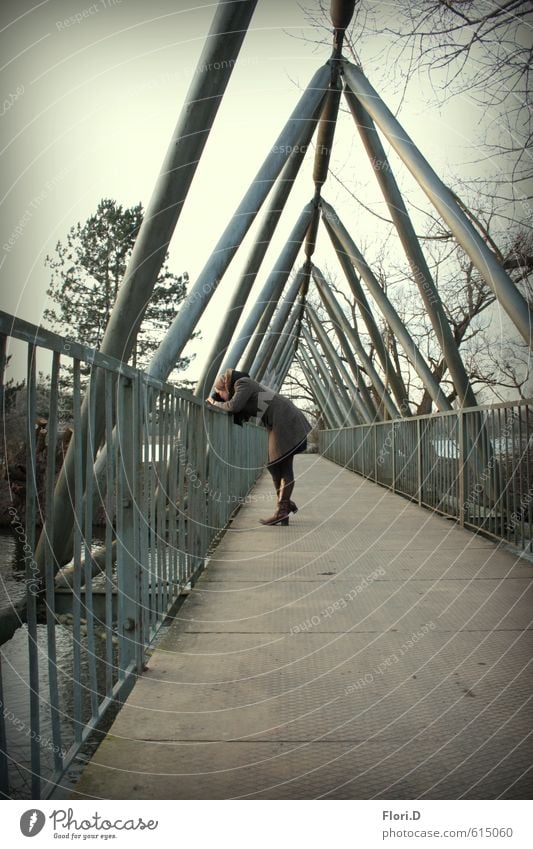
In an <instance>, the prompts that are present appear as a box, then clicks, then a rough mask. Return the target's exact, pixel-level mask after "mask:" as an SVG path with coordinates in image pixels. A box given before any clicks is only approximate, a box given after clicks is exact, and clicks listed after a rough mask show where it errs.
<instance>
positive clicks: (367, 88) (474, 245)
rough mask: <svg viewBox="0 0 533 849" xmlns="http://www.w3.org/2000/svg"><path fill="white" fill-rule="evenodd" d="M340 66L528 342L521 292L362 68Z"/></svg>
mask: <svg viewBox="0 0 533 849" xmlns="http://www.w3.org/2000/svg"><path fill="white" fill-rule="evenodd" d="M342 68H343V72H344V77H345V79H346V81H347V83H348V85H349V87H350V89H351V90H352V92H353V93H354V95H355V96H356V97H357V99H358V100H359V101H360V102H361V103H362V105H363V106H364V108H365V109H366V111H367V112H368V113H369V115H370V116H371V117H372V118H373V120H374V121H375V122H376V124H377V125H378V127H379V128H380V129H381V131H382V132H383V133H384V135H385V136H386V137H387V139H388V141H389V142H390V144H391V146H392V147H393V148H394V150H395V151H396V153H397V154H398V156H400V157H401V159H402V160H403V161H404V163H405V165H406V166H407V168H408V169H409V171H410V172H411V174H413V176H414V178H415V179H416V180H417V182H418V183H419V185H420V187H421V188H422V189H423V190H424V192H425V193H426V195H427V196H428V198H429V199H430V201H431V202H432V204H433V205H434V207H435V209H436V210H437V211H438V213H439V214H440V215H441V216H442V218H443V220H444V221H445V222H446V224H447V225H448V227H449V228H450V230H451V232H452V233H453V235H454V236H455V238H456V239H457V241H458V242H459V244H460V245H461V247H462V248H463V249H464V250H465V251H466V253H467V254H468V256H469V257H470V259H471V260H472V262H473V264H474V265H475V267H476V268H477V270H478V271H479V273H480V274H481V276H482V277H483V279H484V280H485V282H486V283H487V285H488V286H489V287H490V288H491V290H492V291H493V292H494V294H495V295H496V298H497V299H498V301H499V302H500V303H501V305H502V306H503V308H504V309H505V310H506V312H507V313H508V315H509V316H510V318H511V320H512V321H513V322H514V324H515V325H516V327H517V328H518V330H519V332H520V333H521V334H522V336H523V337H524V339H525V341H526V342H527V343H528V344H529V345H531V338H532V337H531V333H532V327H533V316H532V315H531V310H530V308H529V306H528V304H527V301H526V299H525V298H524V296H523V295H522V294H521V292H520V291H519V290H518V288H517V287H516V286H515V285H514V283H513V281H512V280H511V278H510V277H509V275H508V274H507V273H506V272H505V271H504V269H503V268H502V267H501V265H500V264H499V263H498V261H497V260H496V257H495V256H494V254H493V253H492V251H491V250H490V249H489V248H488V247H487V245H486V244H485V242H484V241H483V239H482V238H481V236H480V235H479V234H478V233H477V231H476V230H475V228H474V227H473V225H472V224H471V222H470V221H469V220H468V218H467V216H466V215H465V213H464V212H463V210H462V209H461V208H460V206H459V205H458V203H457V200H456V198H455V196H454V194H453V192H451V191H450V190H449V189H448V188H447V187H446V186H445V185H444V183H443V182H442V180H440V179H439V177H437V175H436V174H435V172H434V171H433V169H432V168H431V166H430V165H429V163H428V162H427V160H426V159H425V158H424V157H423V156H422V154H421V153H420V151H419V150H418V149H417V147H416V145H415V144H414V142H413V140H412V139H411V138H410V137H409V136H408V135H407V133H406V132H405V130H404V129H403V127H402V126H401V124H400V123H399V121H397V119H396V118H395V117H394V115H393V114H392V112H391V111H390V110H389V109H388V108H387V106H386V105H385V104H384V103H383V101H382V100H381V98H380V97H379V95H378V93H377V92H376V91H375V89H374V88H373V87H372V85H371V84H370V83H369V81H368V80H367V78H366V77H365V75H364V74H363V72H362V71H361V70H360V69H359V68H357V67H356V66H355V65H352V64H351V63H350V62H346V61H343V62H342Z"/></svg>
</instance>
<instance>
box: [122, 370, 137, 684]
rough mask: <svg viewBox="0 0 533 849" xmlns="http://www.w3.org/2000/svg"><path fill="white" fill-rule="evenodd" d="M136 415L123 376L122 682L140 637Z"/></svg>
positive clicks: (129, 385) (129, 383) (127, 381)
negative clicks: (134, 426)
mask: <svg viewBox="0 0 533 849" xmlns="http://www.w3.org/2000/svg"><path fill="white" fill-rule="evenodd" d="M134 414H135V410H134V392H133V382H132V380H131V378H125V377H122V376H119V378H118V399H117V434H118V439H117V442H118V444H119V446H120V449H119V450H120V462H119V465H118V469H117V484H118V486H117V583H118V639H119V669H120V677H121V679H123V680H124V679H125V678H126V677H127V673H128V671H129V670H130V667H131V666H132V665H133V666H134V661H135V654H136V652H135V645H136V642H137V640H138V638H139V599H138V570H139V563H138V558H137V556H136V555H137V551H136V545H135V529H134V519H133V513H134V503H135V501H136V493H135V490H134V488H133V478H134V466H135V463H136V462H138V458H137V457H136V456H135V445H134V441H133V429H132V421H133V416H134Z"/></svg>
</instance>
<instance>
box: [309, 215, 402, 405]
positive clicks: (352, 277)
mask: <svg viewBox="0 0 533 849" xmlns="http://www.w3.org/2000/svg"><path fill="white" fill-rule="evenodd" d="M323 221H324V225H325V228H326V230H327V232H328V234H329V237H330V239H331V242H332V244H333V247H334V248H335V252H336V254H337V258H338V260H339V264H340V266H341V268H342V270H343V271H344V276H345V277H346V280H347V281H348V285H349V286H350V289H351V290H352V294H353V296H354V299H355V302H356V304H357V306H358V307H359V311H360V313H361V315H362V317H363V321H364V322H365V325H366V328H367V330H368V334H369V336H370V339H371V341H372V344H373V345H374V348H375V350H376V354H377V355H378V358H379V361H380V363H381V367H382V369H383V371H384V373H385V376H386V380H387V382H388V384H389V386H390V388H391V390H392V394H393V395H394V397H395V399H396V403H397V404H398V406H399V408H400V409H404V410H406V411H409V398H408V395H407V389H406V388H405V384H404V382H403V378H402V376H401V374H398V372H397V371H396V368H395V366H394V363H393V362H392V360H391V358H390V355H389V352H388V350H387V346H386V345H385V343H384V341H383V338H382V336H381V333H380V332H379V327H378V326H377V324H376V320H375V318H374V315H373V313H372V310H371V309H370V304H369V303H368V300H367V297H366V295H365V293H364V290H363V287H362V285H361V281H360V280H359V277H358V276H357V274H356V273H355V269H354V267H353V265H352V263H351V262H350V260H349V258H348V256H347V254H346V251H344V250H343V247H342V245H341V243H340V241H339V239H338V238H337V236H336V234H335V231H334V230H333V228H332V226H331V224H330V223H329V221H328V220H327V217H326V216H324V218H323ZM406 415H409V412H406Z"/></svg>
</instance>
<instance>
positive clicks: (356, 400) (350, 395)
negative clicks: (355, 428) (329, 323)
mask: <svg viewBox="0 0 533 849" xmlns="http://www.w3.org/2000/svg"><path fill="white" fill-rule="evenodd" d="M306 309H307V314H308V316H309V319H310V321H311V326H312V328H313V330H314V332H315V335H316V337H317V339H318V340H319V342H320V344H321V346H322V348H323V350H324V353H325V354H326V357H327V359H328V362H329V363H330V365H332V364H333V363H334V364H335V367H336V370H337V373H338V376H339V380H340V382H341V385H342V387H346V388H347V389H346V397H347V399H348V401H349V403H350V407H355V410H353V413H354V416H353V418H354V422H353V423H354V424H359V420H362V421H363V422H367V424H370V422H371V421H372V420H373V416H372V415H371V413H370V411H369V410H368V409H367V407H366V405H365V403H364V401H363V399H362V398H361V396H360V395H359V390H358V388H357V386H356V385H355V384H354V382H353V380H352V378H351V377H350V375H349V374H348V370H347V368H346V366H345V365H344V363H343V361H342V360H341V358H340V356H339V355H338V354H337V352H336V350H335V348H334V347H333V345H332V343H331V340H330V338H329V336H328V334H327V333H326V331H325V330H324V328H323V326H322V324H321V323H320V320H319V318H318V316H317V314H316V312H315V311H314V309H313V307H312V306H311V304H307V305H306Z"/></svg>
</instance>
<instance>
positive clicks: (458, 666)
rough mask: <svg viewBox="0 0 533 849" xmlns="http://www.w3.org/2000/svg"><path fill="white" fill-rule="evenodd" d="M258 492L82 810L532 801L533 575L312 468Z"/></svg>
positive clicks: (104, 748)
mask: <svg viewBox="0 0 533 849" xmlns="http://www.w3.org/2000/svg"><path fill="white" fill-rule="evenodd" d="M296 467H297V474H298V483H297V487H296V489H295V493H294V497H295V498H296V500H297V502H298V503H299V506H300V508H301V509H300V511H299V512H298V514H297V515H296V516H295V517H294V518H291V523H290V526H289V527H288V528H285V527H263V526H262V525H260V524H259V523H258V519H259V517H260V516H264V515H269V512H270V511H271V509H272V505H273V502H272V497H271V483H270V479H269V478H268V476H267V475H265V476H264V477H263V478H262V479H261V480H260V481H259V483H258V484H257V486H256V487H255V488H254V490H253V492H252V494H251V498H250V502H249V504H247V505H246V506H245V507H244V508H243V509H241V510H240V512H239V513H238V515H237V516H236V518H235V520H234V521H233V523H232V525H231V528H230V529H229V530H228V532H227V533H226V534H225V536H224V537H223V539H222V541H221V542H220V544H219V546H218V547H217V549H216V551H215V552H214V554H213V556H212V558H211V559H210V561H209V563H208V567H207V570H206V572H205V574H204V575H203V576H202V578H201V579H200V581H199V582H198V584H197V585H196V587H195V588H194V590H193V591H192V592H191V594H190V597H189V598H188V599H187V601H186V602H185V604H184V605H183V606H182V607H181V609H180V610H179V613H178V614H177V615H176V617H175V619H174V621H173V622H172V625H171V627H170V629H169V631H168V634H167V635H166V637H165V638H164V640H163V641H162V642H161V643H160V644H159V645H158V647H157V649H156V650H155V651H154V652H153V654H152V656H151V657H150V659H149V662H148V671H147V672H146V674H145V675H143V676H142V677H141V678H140V679H139V681H138V682H137V683H136V685H135V687H134V689H133V691H132V693H131V695H130V697H129V699H128V701H127V703H126V705H125V706H124V708H123V709H122V711H121V712H120V714H119V715H118V717H117V718H116V720H115V722H114V724H113V726H112V728H111V731H110V733H109V734H108V736H107V737H106V739H105V740H104V741H103V742H102V744H101V745H100V747H99V748H98V750H97V752H96V754H95V756H94V757H93V759H92V761H91V763H90V764H89V765H88V767H87V768H86V769H85V771H84V774H83V776H82V778H81V781H80V782H79V784H78V786H77V788H76V790H77V793H76V795H75V798H104V799H130V798H140V799H228V798H254V799H273V798H277V799H314V798H319V797H320V798H337V799H342V798H352V799H368V798H389V799H391V798H396V799H413V798H419V797H421V798H453V799H456V798H474V799H476V798H496V797H503V798H528V797H530V794H531V789H532V779H531V776H532V772H531V765H532V747H531V743H530V739H531V738H530V736H529V735H530V734H531V725H532V723H531V705H530V699H531V657H532V648H533V632H532V630H531V621H532V609H533V606H532V601H533V584H532V581H531V578H532V576H533V566H532V564H531V562H528V561H527V560H524V559H520V558H518V557H517V556H516V555H513V554H512V553H510V552H509V551H507V550H504V548H503V547H502V546H499V545H497V544H495V543H493V542H491V541H490V540H488V539H484V538H482V537H480V536H476V535H474V534H472V533H471V532H469V531H467V530H464V529H461V528H460V527H459V526H458V525H457V524H456V523H455V522H454V521H450V520H447V519H445V518H443V517H440V516H437V515H434V514H432V513H430V512H428V511H424V510H422V509H421V508H419V507H418V506H417V505H415V504H413V503H411V502H409V501H407V500H405V499H403V498H402V497H400V496H398V495H393V494H391V493H390V492H388V491H386V490H385V489H383V488H381V487H379V486H376V485H374V484H372V483H370V482H368V481H366V480H364V479H363V478H361V477H359V476H356V475H354V474H353V473H351V472H349V471H345V470H343V469H341V468H339V467H338V466H335V465H334V464H333V463H331V462H329V461H327V460H324V459H323V458H321V457H317V456H313V455H305V456H300V457H298V458H297V459H296Z"/></svg>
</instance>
